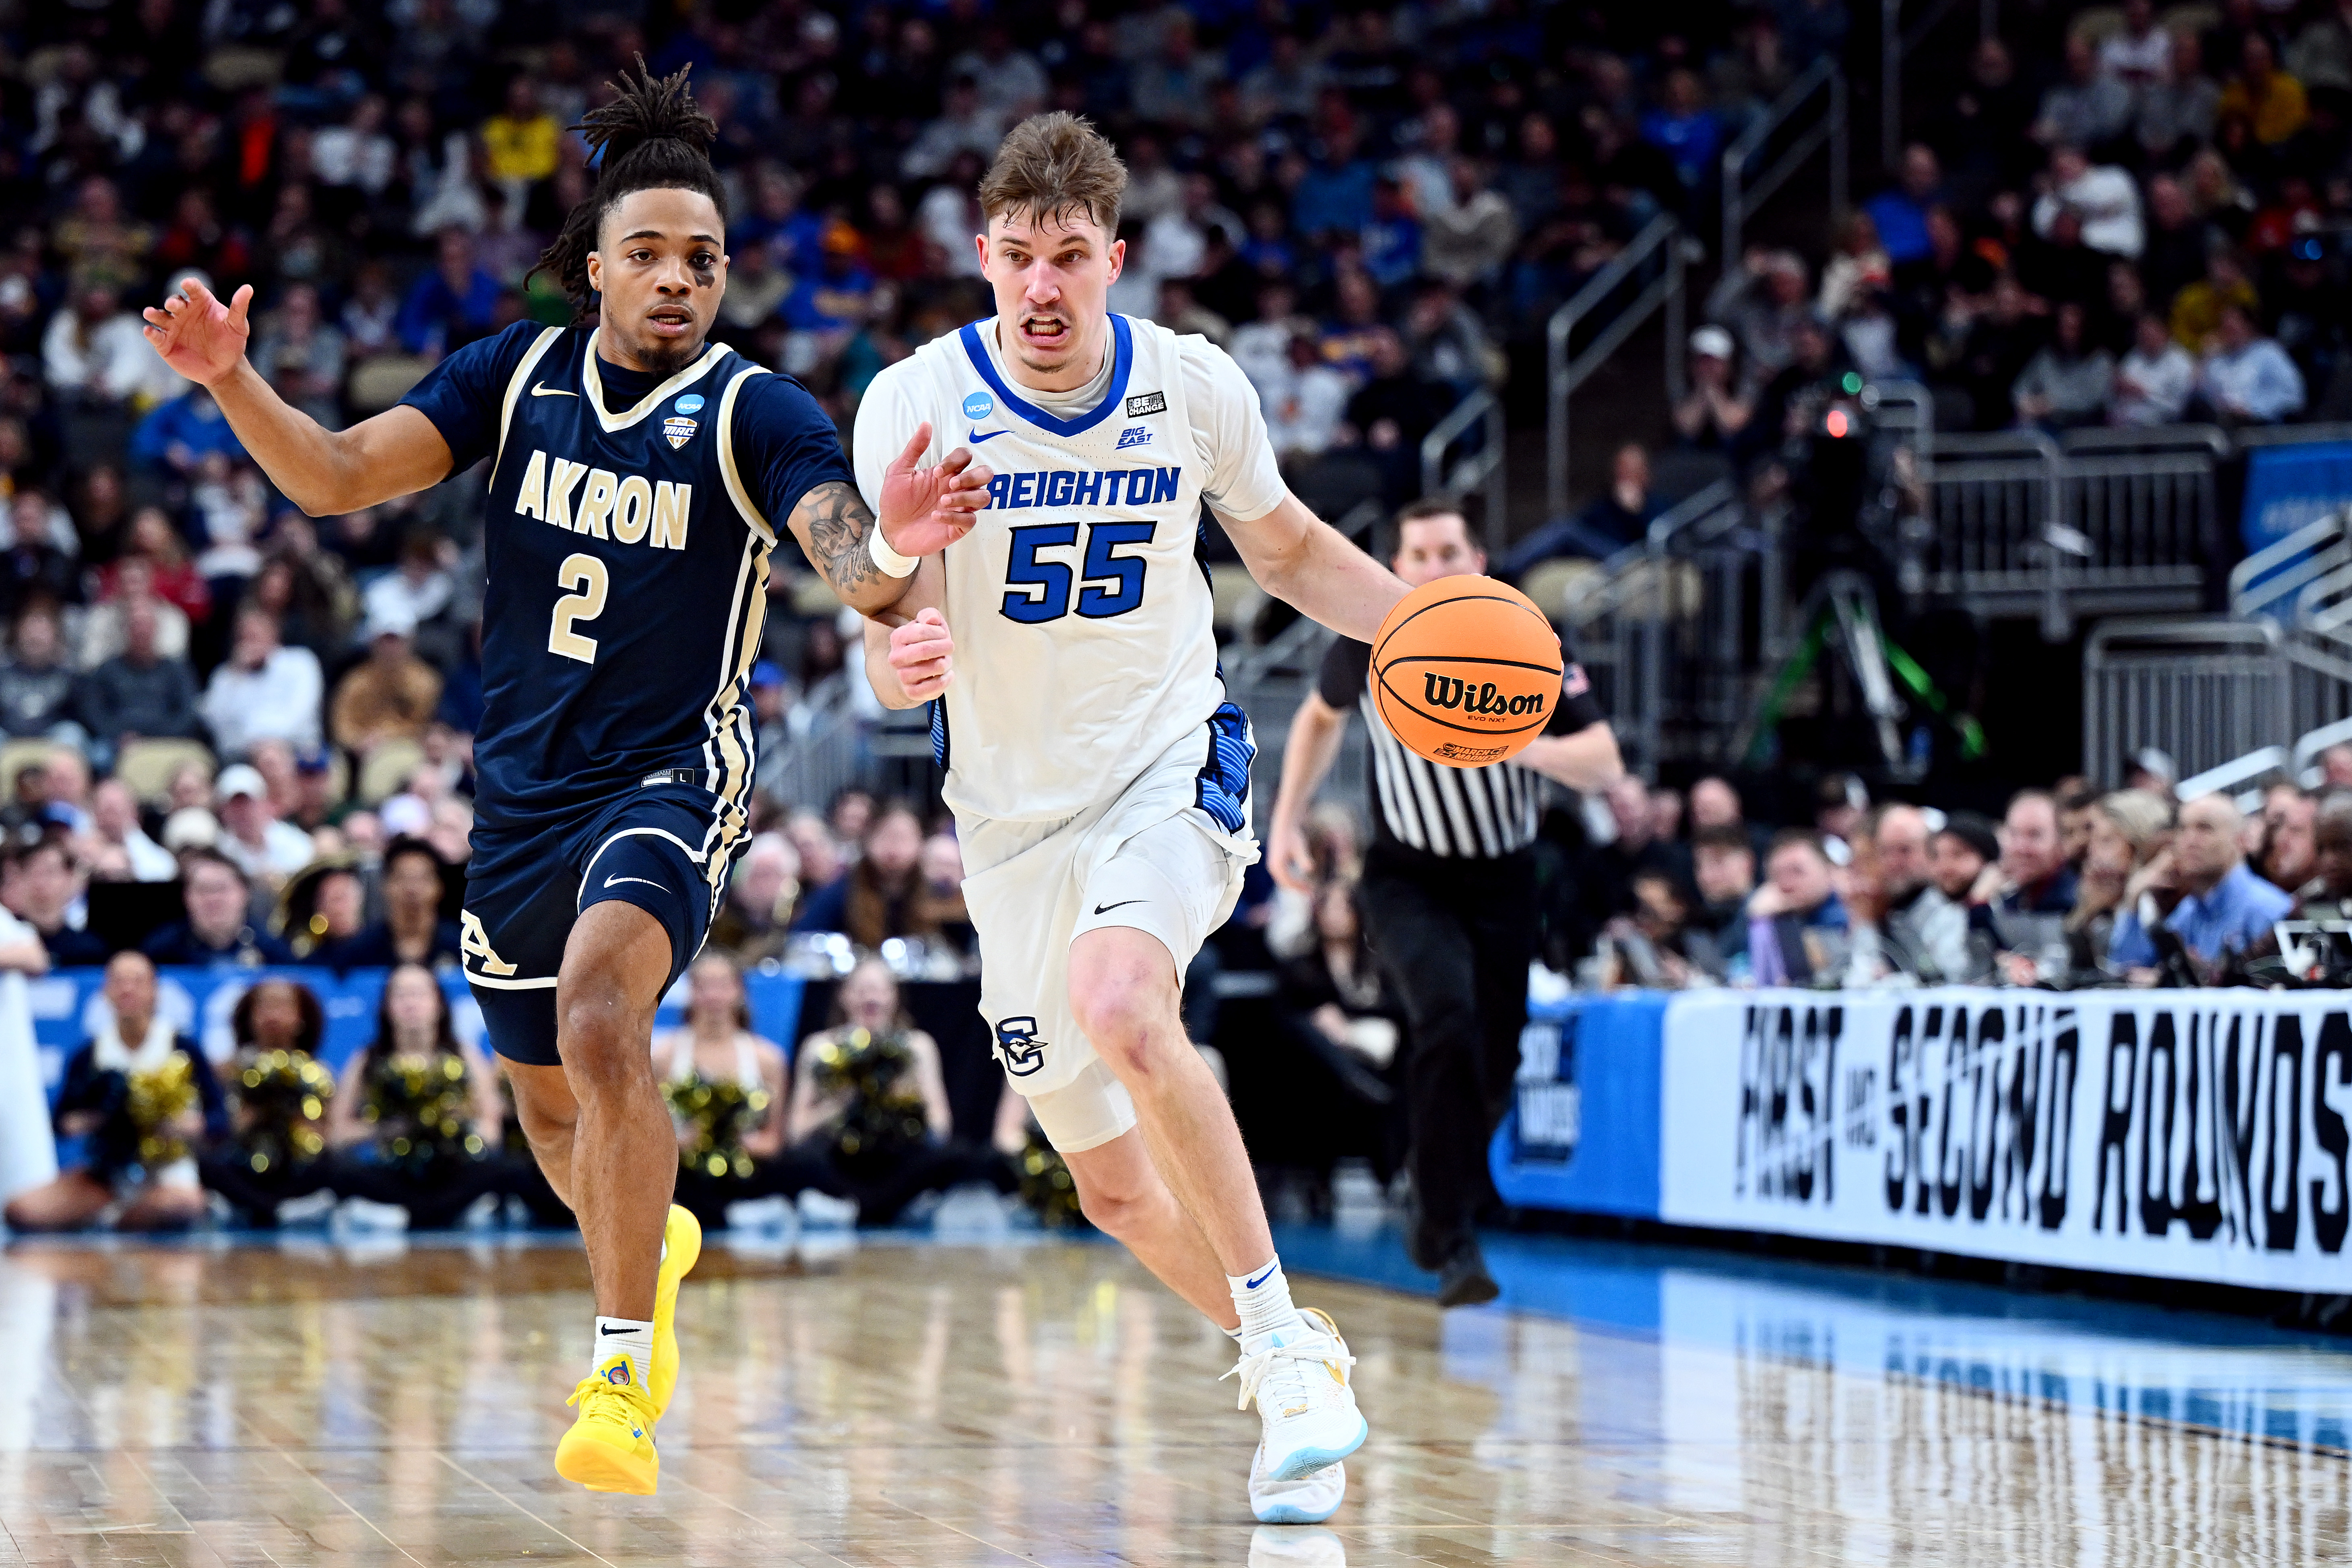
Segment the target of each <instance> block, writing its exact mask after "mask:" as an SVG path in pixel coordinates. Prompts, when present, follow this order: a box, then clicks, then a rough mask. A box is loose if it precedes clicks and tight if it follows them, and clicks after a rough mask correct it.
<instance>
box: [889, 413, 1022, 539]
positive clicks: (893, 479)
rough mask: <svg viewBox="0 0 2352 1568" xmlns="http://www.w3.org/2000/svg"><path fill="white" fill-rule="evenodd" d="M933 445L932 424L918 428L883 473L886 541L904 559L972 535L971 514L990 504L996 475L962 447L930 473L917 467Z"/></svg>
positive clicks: (935, 465)
mask: <svg viewBox="0 0 2352 1568" xmlns="http://www.w3.org/2000/svg"><path fill="white" fill-rule="evenodd" d="M930 444H931V427H930V426H929V424H928V423H925V424H923V425H919V426H916V428H915V435H914V438H913V439H912V440H909V441H908V443H907V449H906V450H905V451H903V452H900V453H899V454H898V456H897V457H896V458H892V459H891V460H890V466H889V467H888V468H885V469H884V470H882V515H881V517H880V518H879V519H878V520H877V521H878V522H879V524H880V527H881V529H882V537H883V539H884V541H885V542H887V543H888V544H889V546H890V548H891V549H893V550H896V551H897V552H898V553H899V554H901V555H929V554H930V553H931V552H934V551H938V550H945V549H946V548H947V547H948V546H949V545H950V544H953V543H954V542H956V541H957V540H959V539H961V538H962V537H963V536H964V535H965V534H967V533H970V532H971V525H972V522H973V521H974V518H973V514H974V513H975V512H977V511H979V510H981V509H982V507H984V506H986V505H987V504H988V481H989V480H991V479H994V478H995V477H996V476H995V474H994V473H993V472H992V470H991V469H990V468H989V467H988V466H987V465H986V464H985V463H976V462H974V461H972V456H971V448H970V447H957V448H956V449H955V450H954V451H952V452H950V453H949V454H948V455H947V456H946V457H944V458H940V460H939V461H938V462H937V463H935V464H933V465H932V466H931V467H929V468H917V467H915V464H916V463H917V462H918V461H919V460H920V459H921V458H922V455H923V452H924V450H925V448H927V447H929V446H930Z"/></svg>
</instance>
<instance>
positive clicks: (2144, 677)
mask: <svg viewBox="0 0 2352 1568" xmlns="http://www.w3.org/2000/svg"><path fill="white" fill-rule="evenodd" d="M2347 719H2352V658H2341V657H2338V656H2336V655H2335V654H2332V653H2330V652H2329V651H2327V650H2326V649H2325V648H2323V647H2318V646H2316V645H2315V644H2313V643H2312V642H2310V641H2309V640H2308V639H2305V638H2301V637H2295V636H2294V635H2293V634H2292V633H2291V632H2289V631H2288V630H2286V629H2285V628H2283V627H2281V626H2279V625H2277V623H2275V622H2273V621H2269V620H2252V621H2247V620H2233V619H2231V618H2229V617H2226V616H2196V617H2179V616H2166V617H2162V618H2137V617H2135V618H2126V619H2120V620H2112V621H2107V622H2105V623H2104V624H2102V625H2101V626H2098V627H2096V628H2095V629H2094V630H2093V631H2092V633H2091V636H2090V637H2089V639H2088V641H2087V642H2086V643H2085V645H2084V650H2083V764H2084V771H2085V772H2086V773H2089V774H2090V776H2091V777H2092V779H2093V780H2094V781H2095V782H2096V783H2097V784H2099V785H2100V786H2101V787H2102V788H2109V787H2113V786H2114V785H2115V784H2118V783H2120V782H2121V779H2122V773H2123V767H2124V761H2125V759H2126V757H2128V756H2130V755H2131V754H2133V753H2134V752H2138V751H2140V750H2142V749H2143V748H2145V747H2148V746H2155V747H2158V748H2160V749H2162V750H2163V751H2165V752H2169V753H2170V754H2171V756H2172V758H2173V760H2174V762H2175V763H2176V764H2177V765H2178V766H2179V768H2180V769H2181V771H2182V772H2183V773H2184V774H2187V775H2189V776H2190V777H2194V776H2195V775H2197V774H2200V773H2208V772H2210V771H2212V770H2216V769H2221V768H2223V767H2225V766H2226V765H2229V764H2232V763H2237V762H2239V761H2241V760H2242V759H2246V758H2250V757H2252V756H2255V755H2257V754H2259V753H2262V752H2264V751H2265V750H2266V749H2269V748H2282V750H2281V752H2280V756H2279V760H2278V763H2277V765H2278V767H2279V768H2280V771H2282V772H2285V771H2287V770H2288V769H2289V768H2290V767H2291V768H2292V769H2293V770H2294V772H2296V773H2300V772H2301V771H2302V770H2303V768H2304V767H2305V765H2306V764H2307V763H2308V760H2309V758H2310V757H2312V756H2316V755H2317V754H2318V752H2320V751H2322V750H2324V749H2325V748H2326V746H2328V745H2332V744H2334V743H2335V742H2336V740H2338V739H2342V738H2346V737H2347V736H2352V728H2347V727H2346V726H2345V721H2347ZM2297 736H2301V737H2303V738H2304V739H2303V741H2300V742H2299V741H2297V740H2296V737H2297ZM2321 737H2326V738H2325V739H2322V738H2321ZM2306 742H2308V743H2309V751H2308V752H2305V749H2304V748H2305V743H2306ZM2288 747H2293V748H2294V752H2292V753H2290V752H2287V751H2285V750H2284V748H2288Z"/></svg>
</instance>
